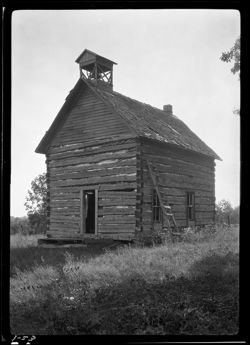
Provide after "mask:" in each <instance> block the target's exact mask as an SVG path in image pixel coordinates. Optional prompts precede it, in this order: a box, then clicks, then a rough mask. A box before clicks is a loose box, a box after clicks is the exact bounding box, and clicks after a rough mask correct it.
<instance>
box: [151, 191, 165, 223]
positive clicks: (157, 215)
mask: <svg viewBox="0 0 250 345" xmlns="http://www.w3.org/2000/svg"><path fill="white" fill-rule="evenodd" d="M152 218H153V223H162V219H163V215H162V209H161V204H160V200H159V197H158V194H157V192H156V190H155V189H153V193H152Z"/></svg>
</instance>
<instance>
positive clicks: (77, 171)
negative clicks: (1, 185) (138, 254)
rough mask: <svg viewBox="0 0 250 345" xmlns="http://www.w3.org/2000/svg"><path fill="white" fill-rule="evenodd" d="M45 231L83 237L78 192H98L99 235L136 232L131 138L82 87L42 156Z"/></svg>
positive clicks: (119, 235)
mask: <svg viewBox="0 0 250 345" xmlns="http://www.w3.org/2000/svg"><path fill="white" fill-rule="evenodd" d="M46 162H47V177H48V186H49V208H48V216H49V230H48V232H47V235H48V236H50V237H54V238H79V237H82V233H81V231H82V229H81V216H80V215H81V210H80V207H81V206H80V205H81V197H80V193H81V190H84V188H86V189H97V190H98V214H97V225H98V235H99V236H102V237H112V238H117V239H119V238H121V239H122V238H130V237H133V236H134V231H135V206H136V188H137V184H136V178H137V176H136V169H137V165H136V140H135V138H134V136H133V134H131V132H130V131H129V129H128V128H127V127H126V125H125V124H124V123H123V120H122V119H120V117H119V116H118V115H116V114H113V113H112V112H111V111H110V110H109V108H108V107H106V105H105V104H104V103H103V102H102V101H101V100H99V99H98V98H97V97H96V96H95V95H94V94H93V92H92V91H91V90H89V89H88V88H86V87H85V88H83V90H82V92H81V94H80V97H79V98H78V99H77V101H76V102H75V104H74V106H73V107H72V108H71V110H70V111H69V113H68V115H67V117H66V120H65V122H64V123H63V125H62V126H61V128H60V130H59V131H58V133H57V135H56V136H55V138H54V139H53V141H52V143H51V144H50V147H49V149H48V152H47V155H46Z"/></svg>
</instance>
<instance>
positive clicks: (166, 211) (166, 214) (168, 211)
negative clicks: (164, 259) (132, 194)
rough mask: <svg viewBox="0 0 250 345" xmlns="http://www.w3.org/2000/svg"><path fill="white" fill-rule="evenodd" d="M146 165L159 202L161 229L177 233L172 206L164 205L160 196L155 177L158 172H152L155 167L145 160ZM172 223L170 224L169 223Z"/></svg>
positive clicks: (173, 233)
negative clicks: (161, 220)
mask: <svg viewBox="0 0 250 345" xmlns="http://www.w3.org/2000/svg"><path fill="white" fill-rule="evenodd" d="M147 165H148V170H149V173H150V177H151V180H152V182H153V185H154V188H155V190H156V193H157V195H158V199H159V202H160V206H161V209H162V214H163V230H165V231H166V229H171V234H172V235H178V234H179V232H178V227H177V224H176V220H175V218H174V214H173V212H172V208H171V206H170V205H164V202H163V200H162V197H161V193H160V190H159V187H158V184H157V180H156V177H158V173H157V172H156V174H154V172H153V169H155V170H156V168H154V167H153V165H152V163H151V162H149V160H147ZM171 223H172V224H171ZM173 229H174V231H173Z"/></svg>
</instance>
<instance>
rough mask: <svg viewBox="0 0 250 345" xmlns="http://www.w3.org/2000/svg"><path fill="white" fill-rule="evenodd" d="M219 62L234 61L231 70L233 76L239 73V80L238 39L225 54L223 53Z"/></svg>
mask: <svg viewBox="0 0 250 345" xmlns="http://www.w3.org/2000/svg"><path fill="white" fill-rule="evenodd" d="M220 58H221V60H222V61H224V62H231V61H232V60H233V61H234V65H233V67H232V68H231V72H232V73H233V74H236V73H239V79H240V37H238V38H237V40H236V41H235V43H234V46H233V47H232V48H231V49H230V50H229V51H227V52H223V53H222V55H221V57H220Z"/></svg>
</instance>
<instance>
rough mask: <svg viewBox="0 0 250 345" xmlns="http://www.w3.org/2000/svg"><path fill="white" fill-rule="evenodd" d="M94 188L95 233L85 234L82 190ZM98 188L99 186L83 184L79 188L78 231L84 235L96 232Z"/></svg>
mask: <svg viewBox="0 0 250 345" xmlns="http://www.w3.org/2000/svg"><path fill="white" fill-rule="evenodd" d="M89 190H94V191H95V233H94V234H86V214H85V210H86V208H85V205H84V197H83V195H84V192H85V191H89ZM98 190H99V186H98V187H96V186H85V187H82V188H80V227H81V229H80V233H81V234H82V236H83V237H84V236H85V235H97V234H98Z"/></svg>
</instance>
